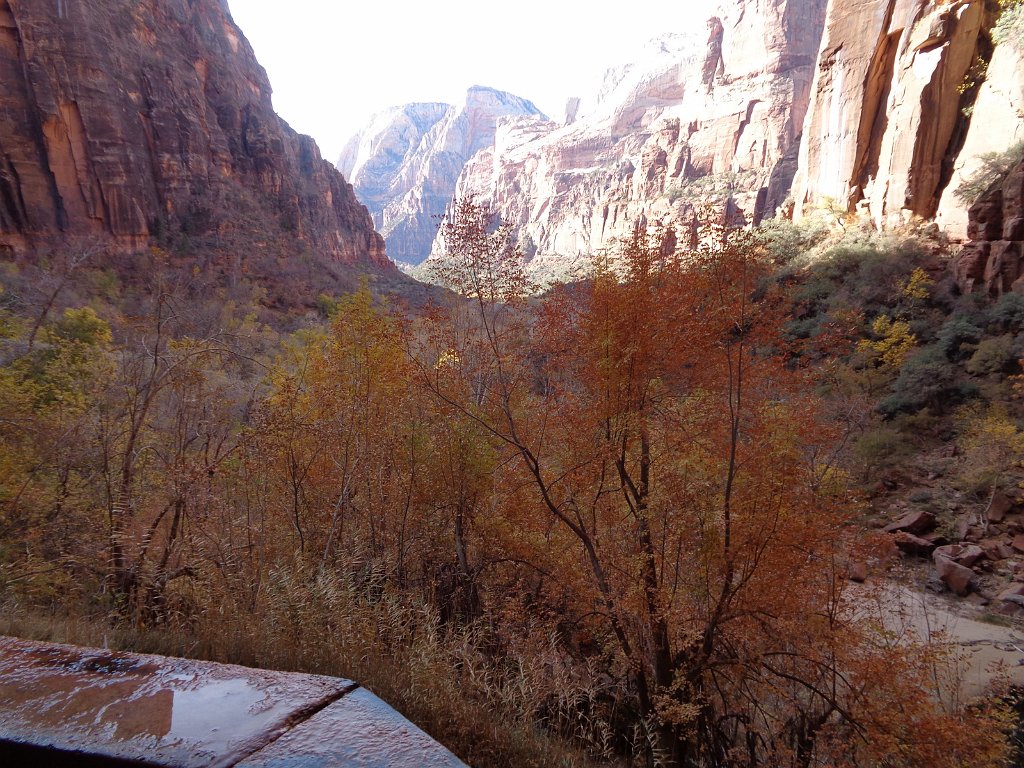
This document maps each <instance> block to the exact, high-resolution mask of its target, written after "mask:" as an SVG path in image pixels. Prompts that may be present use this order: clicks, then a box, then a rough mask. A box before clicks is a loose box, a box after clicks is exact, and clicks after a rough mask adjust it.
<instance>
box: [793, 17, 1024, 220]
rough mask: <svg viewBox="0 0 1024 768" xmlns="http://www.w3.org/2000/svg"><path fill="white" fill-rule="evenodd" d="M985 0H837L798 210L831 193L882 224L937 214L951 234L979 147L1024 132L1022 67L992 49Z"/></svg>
mask: <svg viewBox="0 0 1024 768" xmlns="http://www.w3.org/2000/svg"><path fill="white" fill-rule="evenodd" d="M997 15H998V6H997V5H996V4H994V3H991V2H986V0H958V1H954V2H949V1H948V0H941V1H939V2H933V1H931V0H831V2H830V3H829V8H828V16H827V20H826V24H825V33H824V36H823V41H822V47H821V53H820V55H819V59H818V67H817V71H816V72H815V77H814V88H813V94H812V97H811V106H810V110H809V113H808V117H807V123H806V127H805V131H804V138H803V142H802V145H801V149H800V172H799V174H798V178H797V181H796V183H795V185H794V193H795V198H796V206H797V215H798V216H799V215H801V214H802V213H804V212H805V211H806V210H807V209H809V208H811V207H813V206H815V205H819V204H821V203H822V202H824V201H830V202H833V203H834V204H838V205H839V206H840V207H841V208H846V209H848V210H850V211H854V210H858V209H860V210H863V211H865V212H867V213H868V214H869V215H870V216H871V218H872V220H873V221H874V222H875V223H876V225H878V226H892V225H896V224H899V223H901V222H904V221H907V220H909V219H912V218H914V217H919V218H924V219H931V218H934V217H936V216H938V220H939V222H940V224H942V225H943V226H944V227H945V228H946V229H947V230H948V231H949V233H950V234H951V235H952V236H953V237H954V238H962V237H963V236H964V234H965V233H966V228H967V214H966V206H965V205H964V204H963V203H962V202H961V201H959V200H957V199H956V198H955V196H954V192H955V190H956V189H957V188H958V187H959V185H960V183H962V181H963V180H964V179H965V178H967V177H969V176H970V174H971V173H972V172H973V171H974V170H975V169H976V168H977V167H978V163H979V161H978V159H977V158H978V156H979V155H981V154H982V153H984V152H986V151H993V150H997V149H1004V148H1005V147H1006V146H1007V145H1008V144H1010V143H1012V141H1013V140H1014V137H1019V136H1021V135H1022V133H1024V131H1022V126H1024V122H1022V118H1024V116H1022V114H1021V111H1020V109H1021V104H1022V86H1024V74H1022V70H1021V67H1020V59H1019V54H1018V53H1017V52H1016V51H1014V50H1013V49H1012V48H1011V47H1010V46H998V47H996V48H995V50H994V51H993V44H992V40H991V36H990V31H991V29H992V26H993V24H994V23H995V20H996V17H997Z"/></svg>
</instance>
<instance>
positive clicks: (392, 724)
mask: <svg viewBox="0 0 1024 768" xmlns="http://www.w3.org/2000/svg"><path fill="white" fill-rule="evenodd" d="M331 734H344V737H343V738H338V736H335V738H334V739H331V738H330V735H331ZM311 765H315V766H317V767H318V768H394V767H396V766H409V768H411V767H412V766H431V768H458V766H463V763H462V762H461V761H460V760H459V759H458V758H457V757H455V755H453V754H452V753H451V752H449V751H448V750H447V749H445V748H444V747H442V746H441V745H440V744H438V743H437V742H436V741H434V740H433V739H431V738H430V737H429V736H428V735H427V734H425V733H424V732H423V731H421V730H420V729H419V728H416V727H415V726H414V725H413V724H412V723H410V722H409V721H408V720H406V719H405V718H404V717H402V716H401V715H399V714H398V713H397V712H395V710H393V709H392V708H391V707H389V706H388V705H387V704H385V703H384V702H383V701H381V700H380V699H378V698H377V697H376V696H374V695H373V694H371V693H370V692H369V691H367V690H365V689H362V688H360V689H357V690H355V691H353V692H352V693H350V694H348V695H347V696H345V697H344V698H343V699H341V700H339V701H337V702H335V703H333V704H331V705H330V706H329V707H327V708H326V709H324V710H321V711H320V712H317V713H316V714H315V715H313V717H311V718H310V719H309V720H307V721H306V722H305V723H302V724H301V725H298V726H296V727H295V728H293V729H292V730H290V731H288V733H286V734H284V736H282V737H281V738H280V739H278V740H277V741H275V742H274V743H273V744H271V745H270V746H268V747H267V748H266V749H263V750H260V751H259V752H257V753H256V754H254V755H252V756H251V757H249V758H248V759H247V760H244V761H243V762H241V763H239V764H238V768H304V767H305V766H311Z"/></svg>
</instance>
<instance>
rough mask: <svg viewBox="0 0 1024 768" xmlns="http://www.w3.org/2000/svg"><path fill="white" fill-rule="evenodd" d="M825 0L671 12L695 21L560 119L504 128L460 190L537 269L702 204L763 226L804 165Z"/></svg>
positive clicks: (541, 271)
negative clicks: (803, 133)
mask: <svg viewBox="0 0 1024 768" xmlns="http://www.w3.org/2000/svg"><path fill="white" fill-rule="evenodd" d="M825 5H826V1H825V0H780V1H779V2H773V3H764V2H757V1H756V0H742V1H741V2H730V3H723V4H721V7H720V11H719V15H717V16H713V17H711V18H708V19H702V20H701V22H700V23H699V24H695V23H694V21H693V20H689V19H686V18H684V15H685V13H684V12H683V11H681V16H680V18H679V19H678V23H677V24H673V20H671V19H669V20H663V21H664V23H665V25H666V26H676V27H679V28H684V27H699V29H698V30H696V31H694V32H693V33H687V34H672V35H665V36H663V37H662V38H659V39H657V40H655V41H653V42H652V43H651V44H650V45H649V46H648V48H647V49H646V50H645V51H643V52H642V53H641V54H639V55H638V56H637V57H636V58H635V59H634V60H633V61H630V62H629V63H628V64H626V65H624V66H621V67H617V68H615V69H612V70H609V73H608V75H607V76H606V78H605V81H604V83H603V85H602V87H601V88H600V90H599V92H598V93H597V94H596V95H594V96H592V97H590V98H584V99H582V100H579V101H575V100H574V101H572V102H570V104H569V108H568V109H567V120H566V122H565V123H564V124H562V125H557V124H554V123H550V122H541V121H537V120H520V121H513V122H510V123H506V124H503V125H502V126H500V127H499V129H498V132H497V137H496V140H495V142H494V145H493V147H490V148H488V149H486V150H484V151H483V152H481V153H479V154H478V155H476V157H474V158H473V159H472V160H471V161H470V162H469V163H468V164H467V165H466V168H465V170H464V171H463V173H462V175H461V177H460V178H459V182H458V186H457V190H456V193H457V194H458V195H474V196H475V197H477V198H478V199H482V200H487V201H489V202H490V203H491V205H492V208H494V209H495V210H496V211H497V213H498V214H499V215H500V216H501V218H502V219H503V220H504V221H507V222H510V223H512V224H513V225H514V227H515V228H516V229H517V230H518V232H519V236H520V241H521V243H522V244H523V247H524V250H526V252H527V254H528V255H530V256H531V259H532V260H531V269H532V270H533V272H534V273H535V274H536V275H538V276H542V277H543V276H546V275H560V274H564V273H565V271H566V269H567V268H568V267H569V266H570V265H571V264H572V263H573V261H574V260H577V259H578V258H579V257H580V256H581V255H584V256H585V255H586V254H590V253H593V252H595V251H599V250H601V249H607V248H610V247H612V246H613V244H614V243H615V241H616V240H617V239H622V238H625V237H627V236H628V234H629V233H630V231H631V230H632V228H633V225H634V222H636V221H644V222H647V223H648V224H649V225H653V224H677V225H679V224H683V225H689V223H690V222H691V221H692V218H693V210H694V208H695V207H696V206H699V205H701V204H702V203H704V202H707V201H715V202H717V204H718V205H719V207H721V206H723V205H726V206H728V207H730V208H731V210H732V211H733V213H735V214H737V215H739V216H742V217H744V218H745V219H746V220H748V221H751V220H753V221H756V220H759V219H760V218H761V217H762V216H764V215H766V214H769V213H771V212H772V211H773V210H774V209H775V208H776V206H778V205H779V204H780V203H781V202H782V200H783V199H784V198H785V197H786V195H787V194H788V192H789V187H790V182H791V180H792V177H793V174H794V172H795V170H796V154H797V148H798V143H799V137H800V130H801V126H802V124H803V119H804V114H805V112H806V109H807V105H808V100H809V97H810V87H811V79H812V76H813V73H814V69H815V55H816V53H817V51H818V47H819V42H820V32H821V29H822V24H823V22H824V13H825ZM705 21H706V25H705V23H704V22H705ZM705 26H706V28H705Z"/></svg>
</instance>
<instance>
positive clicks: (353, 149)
mask: <svg viewBox="0 0 1024 768" xmlns="http://www.w3.org/2000/svg"><path fill="white" fill-rule="evenodd" d="M522 117H529V118H532V119H538V120H542V119H544V116H543V115H542V114H541V113H540V111H539V110H538V109H537V108H536V107H535V106H534V105H533V104H532V103H530V102H529V101H527V100H525V99H521V98H519V97H518V96H513V95H512V94H509V93H505V92H503V91H497V90H494V89H493V88H484V87H481V86H474V87H472V88H470V89H469V91H468V92H467V93H466V100H465V103H463V104H462V105H459V106H452V105H448V104H431V103H428V104H408V105H405V106H402V107H395V108H393V109H389V110H386V111H385V112H382V113H381V114H379V115H375V116H374V117H373V118H372V119H371V120H370V122H369V124H368V125H367V126H366V127H365V128H364V129H362V130H361V131H360V132H359V133H357V134H356V135H355V136H353V137H352V138H351V139H349V141H348V142H347V144H346V145H345V148H344V149H343V150H342V153H341V157H340V158H339V159H338V168H339V170H341V172H342V173H343V174H345V176H346V178H348V179H349V180H350V181H351V182H352V184H353V186H354V187H355V190H356V194H357V195H358V197H359V199H360V200H361V201H362V202H363V203H365V204H366V206H367V208H369V210H370V213H371V215H372V216H373V220H374V223H375V224H376V225H377V227H378V228H379V229H380V231H381V233H382V234H383V235H384V238H385V240H386V242H387V248H388V253H389V254H390V255H391V257H392V258H393V259H395V260H396V261H399V262H404V263H407V264H419V263H420V262H422V261H423V260H424V259H425V258H426V257H427V255H428V254H429V253H430V248H431V244H432V243H433V241H434V236H435V234H436V233H437V217H438V216H440V215H441V214H443V213H444V211H445V208H446V207H447V206H448V203H449V202H450V201H451V199H452V195H453V194H454V192H455V183H456V180H457V179H458V177H459V174H460V173H461V172H462V169H463V166H464V165H465V164H466V161H467V160H469V159H470V158H471V157H472V156H473V155H474V154H475V153H476V152H478V151H479V150H481V149H483V148H484V147H489V146H491V145H492V144H493V143H494V137H495V131H496V130H497V128H498V125H499V123H501V122H502V121H503V120H508V119H515V118H522Z"/></svg>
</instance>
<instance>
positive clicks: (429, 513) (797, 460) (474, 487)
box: [0, 203, 1016, 766]
mask: <svg viewBox="0 0 1024 768" xmlns="http://www.w3.org/2000/svg"><path fill="white" fill-rule="evenodd" d="M850 229H851V230H852V229H853V228H852V227H851V228H850ZM511 238H512V236H511V234H510V233H509V232H508V230H506V229H504V228H498V229H494V228H493V227H491V226H490V224H489V222H488V217H487V213H486V211H485V210H483V209H480V208H478V207H476V206H474V205H472V204H471V203H465V204H463V205H461V206H460V208H459V212H458V216H456V217H455V218H454V219H452V220H450V221H449V222H448V224H446V232H445V241H446V243H448V244H449V248H450V251H449V258H448V259H447V260H446V261H445V262H444V265H445V266H444V267H443V268H442V269H440V271H439V278H441V279H442V280H444V281H445V282H446V283H447V284H449V285H450V286H451V287H452V288H454V289H456V290H457V291H458V292H460V293H461V294H462V295H463V296H464V297H466V298H464V299H455V298H454V297H453V298H452V299H451V301H449V302H447V303H445V304H444V305H442V306H438V307H435V308H434V309H433V310H432V311H429V312H426V313H423V314H421V315H419V316H417V317H415V318H409V317H407V316H402V315H399V314H396V313H394V312H391V311H390V310H389V309H388V308H387V307H386V306H382V305H380V304H379V303H378V302H376V301H375V300H374V299H373V297H372V295H371V293H370V292H369V291H368V290H366V289H365V288H364V289H363V290H359V291H357V292H356V293H354V294H352V295H349V296H345V297H340V298H330V297H324V298H323V301H322V302H321V306H322V308H323V311H324V313H325V314H327V315H330V318H329V321H328V322H326V323H317V322H311V323H309V324H308V327H306V328H305V329H303V330H301V331H298V332H296V333H294V334H292V335H290V336H282V335H280V334H279V332H277V331H274V330H272V329H270V328H269V327H267V326H265V325H263V324H261V323H260V322H258V320H257V319H256V317H255V316H254V315H253V313H252V312H251V308H250V307H249V306H246V305H245V303H244V302H239V303H237V304H235V303H232V302H231V301H220V302H214V301H211V299H212V298H213V295H211V294H205V295H204V294H202V292H201V291H200V292H196V291H191V290H190V287H189V285H188V284H182V283H181V282H180V281H179V280H180V277H179V278H176V277H175V274H176V273H173V272H172V273H168V274H167V276H166V278H165V279H161V278H160V276H159V275H160V274H161V273H160V271H159V270H157V277H156V278H154V281H153V283H152V284H151V285H150V286H149V287H148V289H147V290H145V291H135V290H132V289H130V287H129V288H126V287H119V286H117V285H116V284H114V283H113V282H112V280H111V278H110V276H109V275H107V274H106V273H103V272H101V271H96V272H89V273H88V275H89V280H90V282H91V288H90V289H87V290H82V289H77V288H76V290H75V291H64V290H56V291H38V290H36V291H34V290H33V289H32V286H34V285H37V284H38V285H43V284H45V281H44V280H43V278H44V277H45V278H47V279H50V280H53V279H56V278H54V276H53V275H49V276H47V275H42V276H38V277H36V278H35V279H33V280H32V281H31V283H28V282H27V281H26V279H25V274H24V273H23V272H22V271H21V270H19V269H18V267H17V266H16V265H13V264H6V265H4V272H3V284H4V288H5V290H4V293H3V294H2V296H3V299H4V310H3V314H2V323H0V334H2V339H3V340H2V342H0V343H2V347H0V350H2V368H0V377H2V386H0V420H2V422H3V424H4V429H3V430H2V432H0V466H2V468H3V471H2V473H0V477H2V480H0V584H2V589H3V597H4V610H5V616H6V619H5V621H6V628H7V629H10V630H17V631H19V632H23V633H30V634H37V635H40V634H42V635H51V636H60V637H62V638H71V639H76V638H77V639H86V640H87V639H89V638H90V637H92V638H95V637H96V636H97V635H96V633H103V635H104V636H107V635H108V634H109V635H110V636H111V637H115V638H120V641H121V642H123V643H125V644H128V645H133V646H135V647H144V648H147V649H151V650H164V651H175V652H179V653H181V652H184V653H190V654H195V655H203V656H209V657H214V658H220V659H229V660H233V661H242V662H246V663H256V664H264V665H268V666H277V667H284V668H297V669H306V670H312V671H320V672H333V673H339V674H345V675H349V676H352V677H355V678H357V679H359V680H361V681H363V682H365V683H366V684H368V685H369V686H370V687H371V688H373V689H374V690H375V691H377V692H378V693H380V694H381V695H383V696H384V697H385V698H387V699H388V700H390V701H392V702H393V703H395V704H396V705H397V706H399V707H400V708H401V709H403V711H405V712H406V713H407V714H409V715H410V716H412V717H413V718H414V719H416V720H417V721H418V722H420V723H421V724H423V725H424V726H425V727H426V728H428V730H430V731H431V732H432V733H433V734H434V735H436V736H437V737H439V738H440V739H441V740H442V741H444V742H445V743H447V744H449V745H450V746H452V747H453V748H454V749H455V751H456V752H457V753H458V754H460V756H462V757H463V758H464V759H466V760H467V761H469V762H470V763H471V764H474V765H552V764H565V765H583V764H587V763H588V762H590V761H593V762H600V763H612V764H640V765H643V764H662V765H706V766H719V765H721V766H726V765H735V766H741V765H742V766H761V765H764V766H767V765H772V766H775V765H792V766H809V765H823V764H827V765H851V766H854V765H855V766H882V765H885V766H919V765H934V766H962V765H975V766H984V765H997V764H1000V763H999V761H1000V760H1001V759H1002V758H1003V756H1004V755H1005V754H1006V743H1005V741H1004V739H1003V737H1002V733H1003V725H1002V724H1003V722H1004V718H1003V715H1001V714H1000V709H999V707H998V706H996V705H995V704H994V703H992V702H989V703H979V704H976V705H973V706H970V707H966V706H963V705H962V704H960V703H958V699H957V697H956V696H955V693H956V690H957V687H956V681H955V675H954V674H953V672H954V668H955V665H954V664H952V662H953V661H954V660H953V659H951V658H950V652H949V649H948V648H946V649H944V648H942V647H939V646H934V645H921V644H918V643H914V642H911V641H904V640H902V639H898V638H894V637H892V636H891V635H889V634H888V633H887V632H886V631H885V630H884V629H883V627H884V626H885V624H884V623H883V622H882V621H881V620H880V617H881V615H882V614H883V613H884V611H885V609H886V607H885V591H884V590H883V589H877V590H876V589H875V587H872V586H858V587H856V588H855V587H853V586H852V585H851V582H850V581H849V580H848V578H847V576H848V573H849V572H850V570H851V568H852V566H853V564H855V563H857V562H866V561H878V562H882V561H883V560H884V553H885V546H884V544H885V543H884V542H881V543H879V541H878V540H877V538H876V537H874V536H872V535H869V534H868V533H867V532H865V530H864V528H863V527H861V526H858V525H856V524H855V522H856V519H857V517H858V516H860V515H861V514H862V513H863V511H864V507H863V506H862V505H861V504H860V502H859V494H858V491H859V490H860V489H861V487H862V486H861V484H860V483H859V477H860V476H861V474H862V473H867V474H869V475H870V473H871V472H873V471H875V470H869V468H868V464H867V463H866V461H865V459H864V456H865V451H867V447H866V446H869V445H870V443H871V441H870V439H869V436H870V435H875V438H876V442H877V436H878V435H879V434H883V435H884V434H885V430H895V431H896V432H897V433H898V435H900V436H902V435H907V434H911V433H913V434H918V433H919V431H920V430H919V427H920V423H919V422H927V420H928V419H929V418H932V416H930V415H929V413H930V412H934V418H940V417H941V416H942V414H943V413H944V412H946V411H947V410H948V408H947V407H946V400H945V399H943V398H944V397H945V396H946V394H948V393H950V392H953V393H956V395H957V397H960V398H961V399H966V398H969V397H972V396H973V393H972V390H971V388H970V387H969V386H967V384H968V383H969V380H970V378H971V377H972V376H975V375H989V374H988V373H985V374H975V373H974V372H972V371H971V370H968V369H967V367H966V365H967V362H968V361H971V360H975V358H976V357H977V358H978V359H977V360H975V363H972V366H971V367H972V368H977V370H979V371H980V370H982V368H984V369H985V370H986V371H988V370H989V368H992V366H996V363H995V362H991V361H993V360H995V359H996V358H999V357H1000V356H999V354H995V352H994V351H993V350H992V349H988V350H987V351H986V352H985V353H984V354H981V347H982V344H983V342H984V341H986V333H988V334H989V336H992V334H991V332H989V331H988V328H989V326H988V325H986V326H985V328H981V327H980V326H978V325H977V324H976V323H975V324H974V327H975V328H977V329H978V330H977V332H974V331H971V332H970V333H967V332H966V331H964V332H961V331H960V330H957V328H959V327H960V326H961V325H963V324H964V323H965V322H973V321H971V320H970V318H967V319H965V318H961V317H956V316H953V317H950V318H949V319H948V321H947V320H940V318H944V317H947V316H949V315H950V310H952V309H953V308H954V306H956V305H955V301H954V300H953V299H952V298H948V299H947V298H943V294H942V293H941V292H940V291H939V290H938V288H937V285H938V283H936V282H935V281H934V279H932V278H929V277H928V276H927V275H926V274H925V273H924V272H922V271H921V270H918V269H917V265H918V264H922V265H927V263H928V262H929V260H930V259H931V258H932V257H933V252H932V250H930V249H931V248H932V245H928V244H927V242H926V241H925V240H922V239H920V238H917V239H911V238H906V239H904V240H902V241H901V242H900V243H899V244H898V247H896V248H895V249H891V248H890V247H889V244H888V243H887V242H883V241H877V240H874V239H871V238H867V236H864V240H863V241H858V240H857V239H856V238H853V237H852V235H848V236H847V237H846V238H844V239H843V240H842V241H841V242H839V243H835V242H832V244H831V245H828V246H826V245H825V241H826V235H825V234H824V233H817V234H816V233H815V232H814V231H811V230H807V229H800V230H797V229H791V228H789V227H785V226H780V227H778V228H776V230H775V231H774V232H772V233H770V234H769V237H768V239H767V240H765V239H764V237H762V236H761V235H754V234H752V233H744V232H737V231H727V230H723V229H721V228H709V229H708V230H707V231H706V233H705V237H704V238H703V239H702V240H701V241H700V242H699V243H698V244H697V245H696V247H695V248H694V249H690V250H687V251H685V252H683V251H676V249H675V248H674V247H672V245H671V239H659V238H655V239H654V240H651V241H649V240H648V239H647V238H646V237H645V236H643V235H641V234H640V233H639V232H638V233H637V234H636V235H635V236H634V238H633V239H632V240H631V241H630V242H629V243H628V244H627V245H626V246H625V248H624V249H623V252H622V253H621V256H620V258H619V259H618V260H617V261H615V262H614V263H597V264H595V266H594V268H593V271H592V273H591V275H590V277H589V279H588V280H586V281H585V282H583V283H579V284H575V285H572V286H564V287H561V288H558V289H556V290H554V291H551V292H549V293H548V294H546V295H545V296H544V297H542V298H541V299H538V300H533V301H527V299H526V294H527V291H528V288H529V285H528V283H527V281H526V279H525V277H524V276H523V273H522V270H521V258H520V257H519V254H518V253H517V252H516V251H515V250H514V248H512V247H511ZM830 242H831V241H830ZM823 247H828V248H831V249H832V250H831V251H829V252H828V253H826V254H825V257H824V258H823V259H821V260H819V262H818V266H815V267H810V268H804V267H801V266H800V263H799V259H798V257H799V255H800V254H803V253H805V252H806V251H807V250H808V249H809V248H819V249H820V248H823ZM843 249H846V250H845V251H844V250H843ZM915 249H916V250H915ZM844 254H845V255H844ZM894 254H896V255H894ZM899 254H902V255H899ZM783 257H785V258H783ZM58 284H59V281H58ZM944 302H945V303H944ZM950 302H952V303H950ZM997 307H998V309H989V308H983V307H980V306H979V307H978V309H977V311H978V312H984V313H996V314H994V315H992V318H995V317H996V315H998V317H1003V315H1004V314H1006V313H1009V315H1007V317H1010V316H1011V315H1013V312H1012V307H1009V305H1005V306H1004V305H1002V304H1000V305H997ZM958 311H961V310H958ZM858 313H859V314H858ZM986 317H988V315H987V314H986ZM878 318H887V319H886V320H884V321H882V320H879V319H878ZM991 322H993V323H995V322H996V320H995V319H992V321H991ZM1007 322H1008V323H1009V325H1006V326H1005V328H1006V330H1005V331H1004V332H1003V333H1002V334H1000V335H1005V334H1009V333H1011V332H1012V328H1015V327H1016V326H1015V325H1013V323H1016V320H1014V319H1012V318H1011V319H1009V320H1007ZM947 325H948V326H949V328H948V329H946V326H947ZM993 327H994V326H993ZM928 328H943V329H946V330H942V331H940V332H939V333H938V334H933V335H929V333H930V332H929V331H928V330H927V329H928ZM865 329H867V331H865ZM965 333H966V334H967V335H965ZM971 333H973V334H974V335H973V336H971ZM968 337H970V340H968ZM992 338H993V339H995V338H998V337H992ZM844 340H845V342H846V343H845V346H843V342H844ZM999 343H1002V342H999ZM970 344H973V345H976V346H974V347H973V348H969V347H968V346H967V345H970ZM988 346H989V347H992V346H993V344H989V345H988ZM995 346H998V344H996V345H995ZM1011 346H1012V345H1011ZM1007 354H1008V355H1009V354H1010V353H1007ZM940 356H941V360H940V359H939V357H940ZM1000 359H1003V360H1009V357H1004V358H1000ZM983 363H984V365H983ZM1009 365H1011V363H1009V362H1006V366H1009ZM996 367H998V366H996ZM947 370H948V371H950V373H949V375H948V376H946V377H945V378H944V377H943V375H944V374H943V375H940V374H941V373H942V372H943V371H947ZM993 370H994V369H993ZM1007 370H1008V369H1007ZM997 375H998V373H997ZM912 376H916V377H917V379H916V380H917V381H918V384H916V385H914V384H912V383H911V382H909V379H910V377H912ZM904 380H906V381H907V382H908V383H906V384H902V383H901V382H903V381H904ZM996 383H997V384H998V382H996ZM926 385H927V386H926ZM976 389H977V391H982V390H983V389H984V388H983V387H981V386H978V387H977V388H976ZM937 393H938V394H937ZM836 395H841V396H836ZM993 397H1002V396H1001V395H999V394H996V395H993ZM913 419H917V420H918V422H914V421H913ZM915 430H917V431H915ZM883 442H884V441H883ZM851 446H853V447H854V450H852V451H851V450H849V449H850V447H851ZM873 617H874V618H873ZM947 673H948V675H947Z"/></svg>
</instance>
